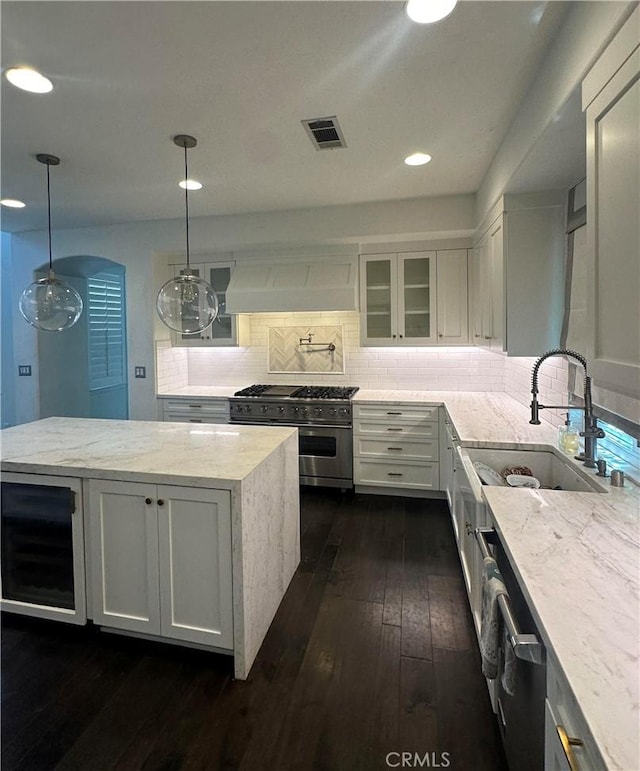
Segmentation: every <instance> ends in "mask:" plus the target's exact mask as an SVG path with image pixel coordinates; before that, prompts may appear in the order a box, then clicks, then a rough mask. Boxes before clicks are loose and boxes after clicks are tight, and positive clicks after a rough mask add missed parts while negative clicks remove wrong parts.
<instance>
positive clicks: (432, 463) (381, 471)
mask: <svg viewBox="0 0 640 771" xmlns="http://www.w3.org/2000/svg"><path fill="white" fill-rule="evenodd" d="M353 434H354V438H353V446H354V463H353V475H354V483H355V484H356V485H361V486H365V485H366V486H367V487H373V488H375V487H381V488H394V489H396V490H439V489H440V463H439V461H440V440H439V408H438V407H427V406H422V405H416V403H415V402H414V403H407V404H392V405H390V404H389V403H386V404H385V403H367V404H356V405H355V406H354V422H353ZM387 492H388V490H387Z"/></svg>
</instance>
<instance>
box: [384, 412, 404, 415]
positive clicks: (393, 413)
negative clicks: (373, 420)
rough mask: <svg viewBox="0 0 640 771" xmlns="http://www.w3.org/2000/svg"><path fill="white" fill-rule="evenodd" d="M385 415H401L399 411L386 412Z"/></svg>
mask: <svg viewBox="0 0 640 771" xmlns="http://www.w3.org/2000/svg"><path fill="white" fill-rule="evenodd" d="M387 415H402V413H401V412H387Z"/></svg>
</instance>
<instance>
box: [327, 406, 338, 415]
mask: <svg viewBox="0 0 640 771" xmlns="http://www.w3.org/2000/svg"><path fill="white" fill-rule="evenodd" d="M337 414H338V410H337V409H336V408H335V407H331V409H330V410H329V415H337Z"/></svg>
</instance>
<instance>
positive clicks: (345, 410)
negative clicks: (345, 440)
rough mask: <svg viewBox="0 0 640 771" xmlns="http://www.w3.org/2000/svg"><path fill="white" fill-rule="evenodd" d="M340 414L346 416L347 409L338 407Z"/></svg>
mask: <svg viewBox="0 0 640 771" xmlns="http://www.w3.org/2000/svg"><path fill="white" fill-rule="evenodd" d="M340 414H341V415H348V414H349V408H348V407H340Z"/></svg>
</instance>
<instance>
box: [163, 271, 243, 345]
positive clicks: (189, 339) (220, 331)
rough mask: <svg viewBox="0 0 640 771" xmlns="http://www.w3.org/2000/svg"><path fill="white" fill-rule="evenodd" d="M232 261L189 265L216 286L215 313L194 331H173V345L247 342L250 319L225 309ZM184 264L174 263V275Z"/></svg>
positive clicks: (197, 274)
mask: <svg viewBox="0 0 640 771" xmlns="http://www.w3.org/2000/svg"><path fill="white" fill-rule="evenodd" d="M234 266H235V263H233V262H227V263H225V262H209V263H199V264H197V265H190V269H191V272H192V273H193V274H194V275H195V276H199V277H201V278H204V280H205V281H207V282H208V283H209V284H211V286H212V287H213V288H214V289H215V292H216V295H217V297H218V316H217V318H216V320H215V321H214V322H213V324H212V325H211V326H210V327H207V329H205V330H204V331H203V332H197V333H196V334H193V335H182V334H180V333H179V332H175V333H173V334H172V338H171V342H172V344H173V345H174V346H243V345H247V344H248V337H249V319H248V318H247V317H246V316H241V315H232V314H229V313H227V287H228V286H229V281H230V280H231V273H232V271H233V268H234ZM185 268H186V266H185V265H179V266H175V275H179V274H180V271H182V270H184V269H185Z"/></svg>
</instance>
